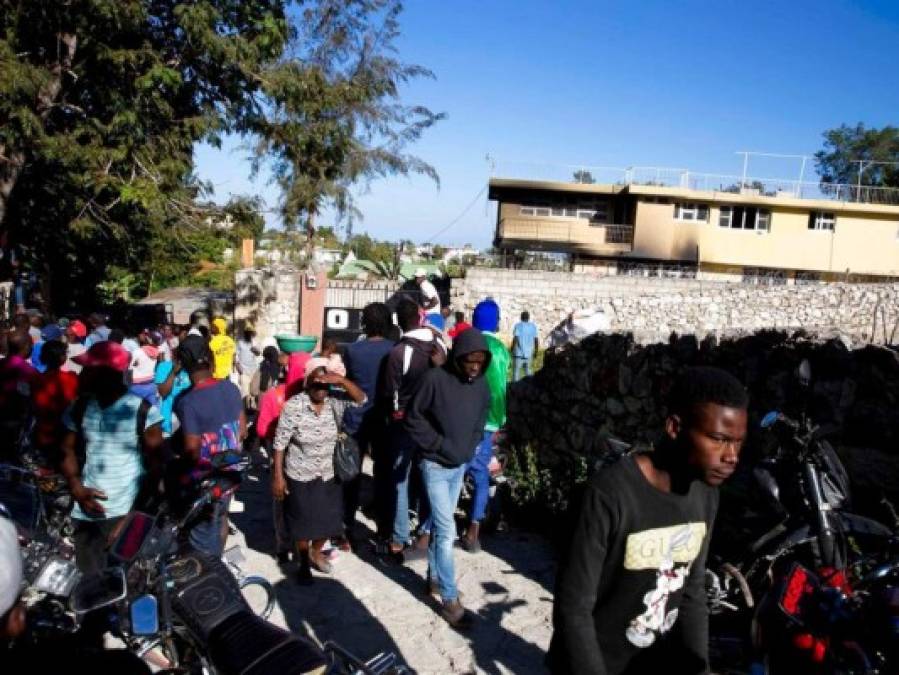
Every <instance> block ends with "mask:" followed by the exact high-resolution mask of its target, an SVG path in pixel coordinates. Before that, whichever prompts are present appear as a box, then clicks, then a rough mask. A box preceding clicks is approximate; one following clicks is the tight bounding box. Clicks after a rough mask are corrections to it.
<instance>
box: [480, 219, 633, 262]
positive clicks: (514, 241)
mask: <svg viewBox="0 0 899 675" xmlns="http://www.w3.org/2000/svg"><path fill="white" fill-rule="evenodd" d="M496 234H497V236H496V243H497V245H498V246H500V247H504V248H529V249H544V250H550V251H564V252H569V253H580V254H585V255H618V254H621V253H629V252H630V251H632V250H633V247H634V226H633V225H617V224H607V223H596V222H591V221H589V220H587V219H583V218H540V217H516V218H503V219H501V220H500V221H499V226H498V227H497V233H496Z"/></svg>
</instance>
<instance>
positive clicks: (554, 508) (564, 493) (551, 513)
mask: <svg viewBox="0 0 899 675" xmlns="http://www.w3.org/2000/svg"><path fill="white" fill-rule="evenodd" d="M505 475H506V476H507V477H508V478H509V479H510V480H511V484H512V500H513V502H514V504H515V507H516V509H517V511H518V513H519V515H520V516H521V517H522V518H524V519H526V520H527V521H528V522H529V524H530V526H532V527H536V528H541V529H542V528H543V527H552V525H553V523H554V522H557V521H555V518H556V516H558V515H560V514H562V513H565V511H567V510H568V508H569V506H570V505H571V499H572V497H573V496H574V495H575V494H576V493H577V488H578V487H579V486H580V485H581V484H582V483H583V482H584V481H585V480H587V461H586V459H585V458H584V457H573V458H571V459H570V460H569V461H566V462H564V463H556V464H554V465H552V466H550V465H548V464H547V463H546V462H545V461H544V459H543V458H542V457H541V456H540V454H539V453H538V451H537V450H536V449H535V448H534V446H532V445H530V444H528V445H525V446H524V447H518V448H511V449H510V452H509V455H508V461H507V462H506V467H505Z"/></svg>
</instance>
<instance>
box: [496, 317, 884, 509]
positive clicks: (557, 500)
mask: <svg viewBox="0 0 899 675" xmlns="http://www.w3.org/2000/svg"><path fill="white" fill-rule="evenodd" d="M803 359H808V360H809V361H810V363H811V369H812V388H811V391H810V392H809V391H806V390H804V389H802V388H801V387H800V385H799V383H798V379H797V377H796V375H795V371H796V368H797V366H798V364H799V363H800V362H801V361H802V360H803ZM692 365H713V366H717V367H720V368H724V369H725V370H727V371H729V372H731V373H733V374H734V375H735V376H736V377H737V378H738V379H739V380H740V381H741V382H743V383H744V384H745V385H746V387H747V389H748V391H749V395H750V410H749V412H750V415H749V418H750V419H749V423H750V430H749V435H748V437H747V443H746V447H745V448H744V453H743V457H742V458H741V467H742V470H741V472H740V475H741V476H742V477H741V478H739V479H738V480H734V481H731V482H732V483H733V486H732V488H734V489H735V490H736V492H740V491H741V490H742V489H743V487H746V486H747V483H746V480H748V479H749V476H748V473H749V472H747V471H746V470H747V469H751V468H752V467H753V466H754V465H755V464H756V462H757V461H758V459H759V457H760V456H762V455H763V454H764V453H765V451H766V447H767V444H769V443H770V442H771V441H772V440H773V439H772V437H771V436H770V435H769V434H766V433H765V432H763V431H762V430H760V429H759V420H760V419H761V417H762V416H763V415H764V414H765V413H766V412H768V411H770V410H779V411H782V412H785V413H787V414H789V415H790V416H792V417H794V418H795V417H796V416H798V414H799V412H800V410H801V409H802V408H803V407H804V405H805V404H804V402H808V403H807V405H808V410H809V412H810V414H811V417H812V419H813V420H815V421H816V422H817V423H819V424H824V423H826V424H835V425H836V426H837V433H836V434H835V435H834V436H832V437H831V439H832V440H833V441H834V442H835V443H836V444H837V445H838V448H839V450H840V452H841V454H842V456H843V458H844V461H845V462H846V464H847V468H848V469H849V472H850V475H851V477H852V479H853V482H854V484H855V487H856V490H855V501H856V506H858V507H859V508H862V509H863V511H865V512H868V513H869V514H870V515H873V516H875V517H881V515H882V514H880V513H879V511H878V502H879V499H880V495H881V494H883V493H886V494H887V495H888V496H889V497H890V498H891V499H894V500H896V502H897V503H899V451H897V448H899V354H897V352H896V351H895V350H894V349H892V348H884V347H878V346H872V345H869V346H865V347H863V348H860V349H849V348H847V347H846V345H845V343H844V342H843V341H841V340H828V341H819V340H817V339H812V338H809V337H807V336H805V335H804V334H802V335H793V336H790V335H788V334H787V333H783V332H778V331H767V332H762V333H757V334H754V335H750V336H746V337H742V338H738V339H725V340H720V341H719V340H717V339H715V338H708V339H706V340H704V341H702V342H700V341H697V340H696V338H695V337H693V336H683V337H679V338H676V339H672V340H670V341H666V342H665V343H657V344H651V345H639V344H637V343H635V341H634V339H633V337H632V336H630V335H627V334H620V333H619V334H614V335H600V334H597V335H592V336H590V337H587V338H586V339H584V340H583V341H582V342H580V343H579V344H576V345H570V346H568V347H566V348H564V349H562V350H560V351H559V352H557V353H555V354H550V355H548V356H547V357H546V360H545V362H544V366H543V368H542V369H541V370H539V371H538V372H537V373H536V374H534V375H533V376H531V377H527V378H524V379H523V380H522V381H520V382H516V383H514V384H511V385H510V386H509V393H508V421H507V424H506V430H507V441H508V446H509V448H510V452H511V457H512V463H511V465H510V475H511V476H512V478H513V479H514V480H515V481H516V483H517V484H518V485H519V486H521V487H522V488H523V489H522V490H520V493H519V496H520V497H522V498H523V501H525V502H527V503H529V504H530V505H531V506H533V508H534V509H535V511H534V514H533V515H534V517H540V516H539V513H540V512H544V511H551V512H555V513H559V512H561V511H564V509H565V508H566V507H567V506H568V504H569V500H570V499H571V496H572V495H573V494H575V492H574V489H575V486H576V485H577V484H578V483H579V482H580V481H581V480H583V479H584V477H585V476H586V475H588V474H589V473H590V472H591V471H592V470H593V469H594V468H595V467H596V466H597V463H598V462H599V461H600V460H601V459H603V458H604V457H605V456H606V448H607V446H606V444H605V443H604V441H603V439H604V438H605V437H608V436H611V437H614V438H618V439H622V440H624V441H626V442H628V443H637V444H647V443H652V442H653V441H655V440H657V439H658V438H659V436H660V434H661V432H662V430H663V427H664V420H665V416H666V414H667V410H668V408H667V405H668V397H669V393H670V391H671V388H672V386H673V383H674V382H675V380H676V379H677V377H678V376H679V375H680V374H681V373H682V372H683V370H684V369H685V368H687V367H688V366H692ZM741 486H742V487H741ZM522 493H523V494H522ZM731 513H736V514H739V513H741V512H740V510H739V509H736V510H733V509H731Z"/></svg>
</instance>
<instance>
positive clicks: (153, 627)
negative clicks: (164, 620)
mask: <svg viewBox="0 0 899 675" xmlns="http://www.w3.org/2000/svg"><path fill="white" fill-rule="evenodd" d="M130 614H131V632H132V633H134V634H135V635H155V634H156V633H158V632H159V608H158V604H157V602H156V598H154V597H153V596H152V595H141V596H140V597H138V598H135V600H134V602H132V603H131V612H130Z"/></svg>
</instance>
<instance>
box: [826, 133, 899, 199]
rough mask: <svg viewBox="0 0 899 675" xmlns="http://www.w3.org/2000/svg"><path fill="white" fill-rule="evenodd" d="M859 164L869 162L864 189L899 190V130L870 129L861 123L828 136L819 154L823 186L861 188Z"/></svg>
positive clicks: (866, 168)
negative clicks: (891, 188) (872, 186)
mask: <svg viewBox="0 0 899 675" xmlns="http://www.w3.org/2000/svg"><path fill="white" fill-rule="evenodd" d="M858 160H862V161H864V162H865V164H864V165H863V166H862V172H861V183H862V185H875V186H880V187H899V128H897V127H893V126H885V127H883V128H882V129H869V128H867V127H865V125H864V124H862V123H861V122H859V123H858V124H856V125H855V126H854V127H851V126H848V125H846V124H843V125H841V126H839V127H837V128H836V129H828V130H827V131H825V132H824V148H823V149H822V150H819V151H818V152H816V153H815V166H816V168H817V170H818V174H819V175H820V176H821V183H822V184H824V185H827V184H831V183H837V184H839V183H849V184H852V185H855V184H857V183H858V182H859V163H858ZM879 162H882V163H879Z"/></svg>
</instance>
